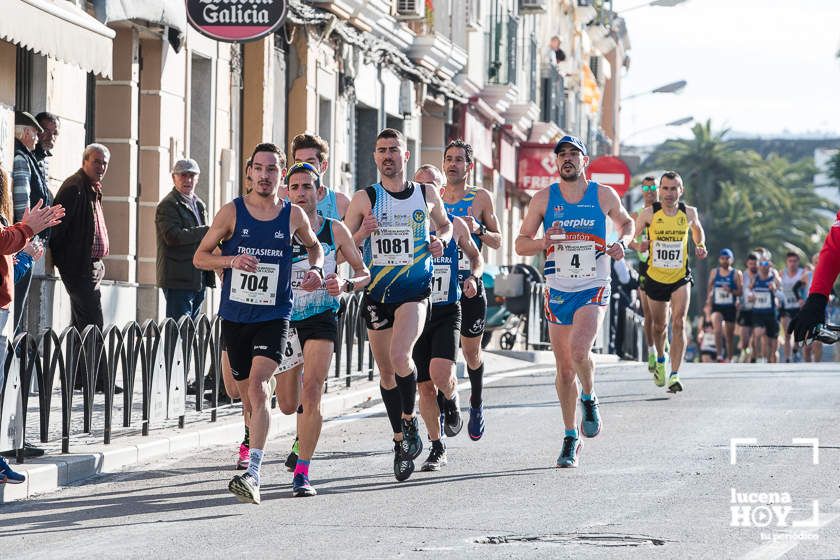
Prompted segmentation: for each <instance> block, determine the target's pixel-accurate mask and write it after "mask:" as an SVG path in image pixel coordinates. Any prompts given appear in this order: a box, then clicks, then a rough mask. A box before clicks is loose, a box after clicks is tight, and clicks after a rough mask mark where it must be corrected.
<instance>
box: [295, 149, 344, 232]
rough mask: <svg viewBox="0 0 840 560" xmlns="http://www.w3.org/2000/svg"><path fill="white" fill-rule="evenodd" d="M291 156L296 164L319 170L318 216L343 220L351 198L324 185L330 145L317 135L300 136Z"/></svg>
mask: <svg viewBox="0 0 840 560" xmlns="http://www.w3.org/2000/svg"><path fill="white" fill-rule="evenodd" d="M289 151H290V155H291V156H292V161H294V162H296V163H297V162H301V161H302V162H306V163H309V164H311V165H312V166H313V167H315V169H317V170H318V173H319V174H320V178H321V188H320V189H318V214H319V215H321V216H323V217H325V218H332V219H333V220H341V219H342V218H344V215H345V214H346V213H347V207H348V206H349V205H350V198H349V197H348V196H347V195H346V194H344V193H343V192H338V191H336V190H333V189H331V188H329V187H328V186H327V185H325V184H323V182H324V175H326V173H327V169H328V168H329V156H330V145H329V143H327V141H326V140H324V139H323V138H321V137H320V136H318V135H317V134H308V133H304V134H298V135H297V136H295V137H294V138H293V139H292V145H291V148H290V150H289Z"/></svg>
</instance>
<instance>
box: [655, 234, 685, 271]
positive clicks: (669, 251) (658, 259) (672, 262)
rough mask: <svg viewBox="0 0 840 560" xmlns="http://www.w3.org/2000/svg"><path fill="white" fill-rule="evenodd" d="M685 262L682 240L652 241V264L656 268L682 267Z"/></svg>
mask: <svg viewBox="0 0 840 560" xmlns="http://www.w3.org/2000/svg"><path fill="white" fill-rule="evenodd" d="M684 264H685V257H684V255H683V243H682V241H659V240H656V241H654V244H653V266H655V267H656V268H670V269H675V268H682V267H683V265H684Z"/></svg>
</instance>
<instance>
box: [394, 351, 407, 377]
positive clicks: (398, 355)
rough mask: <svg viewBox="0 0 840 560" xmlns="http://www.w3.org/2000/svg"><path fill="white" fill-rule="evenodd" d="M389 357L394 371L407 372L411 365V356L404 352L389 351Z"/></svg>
mask: <svg viewBox="0 0 840 560" xmlns="http://www.w3.org/2000/svg"><path fill="white" fill-rule="evenodd" d="M390 358H391V366H392V367H393V368H394V370H395V372H396V371H399V372H407V371H408V370H410V369H411V367H412V363H411V357H410V356H409V355H408V354H406V353H405V352H401V351H397V352H391V356H390Z"/></svg>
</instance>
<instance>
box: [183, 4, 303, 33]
mask: <svg viewBox="0 0 840 560" xmlns="http://www.w3.org/2000/svg"><path fill="white" fill-rule="evenodd" d="M186 3H187V16H188V18H189V21H190V24H192V26H193V27H194V28H195V29H196V30H198V32H199V33H201V34H202V35H206V36H207V37H210V38H211V39H215V40H217V41H226V42H229V43H242V42H245V41H254V40H256V39H259V38H261V37H265V36H266V35H268V34H269V33H271V32H273V31H274V30H275V29H277V28H278V27H280V26H281V25H282V24H283V22H284V21H285V19H286V10H287V8H288V6H287V3H288V2H287V0H186Z"/></svg>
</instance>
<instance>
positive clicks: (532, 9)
mask: <svg viewBox="0 0 840 560" xmlns="http://www.w3.org/2000/svg"><path fill="white" fill-rule="evenodd" d="M519 13H520V14H544V13H545V0H519Z"/></svg>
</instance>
